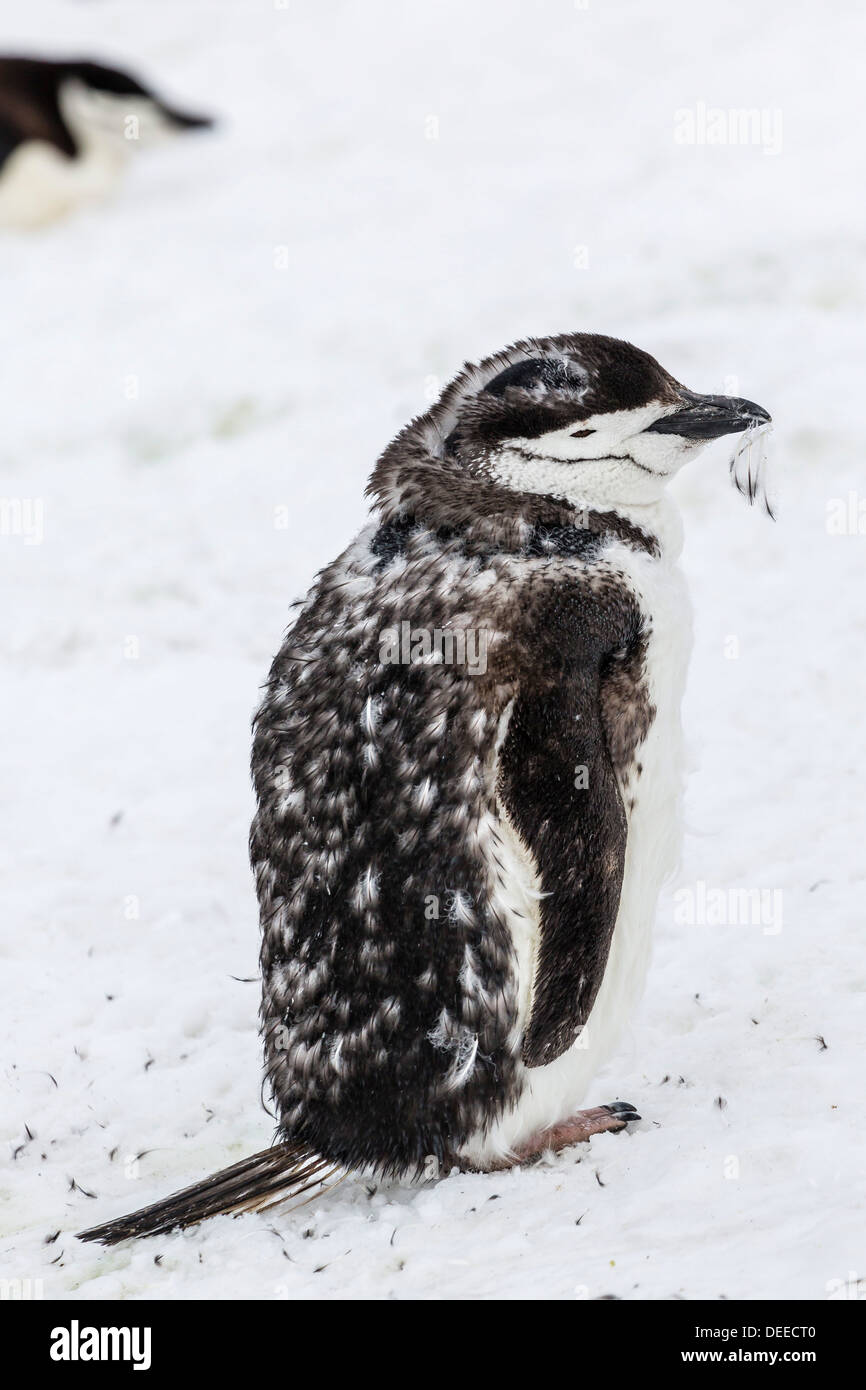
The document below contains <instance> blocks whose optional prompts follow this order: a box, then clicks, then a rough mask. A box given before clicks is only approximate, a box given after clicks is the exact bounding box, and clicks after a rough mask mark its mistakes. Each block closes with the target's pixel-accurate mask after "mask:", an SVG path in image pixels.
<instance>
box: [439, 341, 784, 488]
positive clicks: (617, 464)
mask: <svg viewBox="0 0 866 1390" xmlns="http://www.w3.org/2000/svg"><path fill="white" fill-rule="evenodd" d="M430 418H431V422H432V424H433V427H434V429H435V432H436V435H437V436H438V440H439V449H440V452H444V453H445V454H447V455H451V456H452V457H454V458H455V459H457V460H459V461H461V462H463V463H465V464H466V466H467V467H469V468H470V469H475V470H478V471H479V472H483V473H484V474H485V475H487V476H492V477H493V478H495V479H496V480H497V481H498V482H500V483H501V484H504V485H505V486H506V487H508V488H510V489H513V490H514V491H517V492H531V493H543V494H549V495H551V496H555V497H562V498H565V499H566V500H569V501H581V502H583V501H591V502H603V503H605V504H608V505H614V506H615V505H616V504H617V503H619V504H637V505H640V504H645V503H651V502H654V501H656V500H658V498H659V497H660V495H661V493H662V491H663V489H664V487H665V485H666V483H667V482H668V480H669V479H670V478H671V477H673V475H674V474H675V473H677V472H678V470H679V469H680V468H681V467H682V465H683V464H684V463H686V462H687V461H688V460H689V459H690V458H692V457H694V455H695V454H696V453H697V452H698V450H699V449H701V448H702V447H703V446H704V445H705V444H706V443H707V442H708V441H709V440H712V439H718V438H720V437H721V436H722V435H726V434H736V433H739V432H740V431H742V430H747V429H751V428H753V427H756V426H757V425H759V424H765V423H767V422H769V420H770V416H769V415H768V414H767V412H766V411H765V410H764V409H763V408H762V407H761V406H759V405H755V404H754V402H752V401H746V400H741V399H739V398H738V397H735V396H713V395H700V394H699V393H697V392H694V391H690V390H688V389H687V388H686V387H684V386H682V385H681V383H680V382H678V381H677V380H676V379H675V378H674V377H673V376H671V374H670V373H669V372H667V371H666V370H665V369H664V367H662V366H661V365H660V364H659V363H658V362H657V361H656V360H655V358H654V357H651V356H650V354H649V353H648V352H643V351H642V350H641V349H640V348H636V347H633V346H632V345H631V343H626V342H622V341H620V340H619V339H616V338H606V337H602V336H600V335H598V334H589V333H575V334H563V335H560V336H558V337H551V338H541V339H529V340H527V341H525V342H522V343H518V344H516V345H515V346H514V347H512V348H508V349H506V350H505V352H503V353H498V354H496V355H495V356H494V357H491V358H488V359H487V360H486V361H484V362H482V363H480V364H479V365H478V366H477V367H469V366H467V368H466V369H465V371H464V372H463V373H462V374H461V375H460V376H459V377H458V378H457V379H456V381H455V382H454V383H452V386H451V387H450V388H449V389H448V390H447V391H446V392H445V393H444V395H443V397H442V399H441V401H440V402H439V407H437V408H434V411H433V412H431V417H430Z"/></svg>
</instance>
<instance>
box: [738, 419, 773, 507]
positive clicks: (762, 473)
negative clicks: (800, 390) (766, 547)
mask: <svg viewBox="0 0 866 1390" xmlns="http://www.w3.org/2000/svg"><path fill="white" fill-rule="evenodd" d="M772 432H773V426H772V424H771V423H769V422H768V423H767V424H762V425H758V424H756V425H752V426H750V428H749V429H747V430H745V431H744V433H743V434H741V435H740V436H739V438H738V439H737V444H736V448H735V449H734V452H733V455H732V457H731V462H730V473H731V481H732V483H733V484H734V487H735V488H736V489H737V492H739V493H741V494H742V496H743V497H745V498H746V500H747V501H748V503H749V506H750V507H751V506H754V504H755V501H756V500H757V499H760V501H761V502H762V503H763V505H764V508H765V510H766V512H767V515H768V516H769V517H771V518H772V520H773V521H775V520H776V503H775V499H774V497H773V494H772V489H771V487H770V476H769V472H770V470H769V449H768V440H769V437H770V435H771V434H772Z"/></svg>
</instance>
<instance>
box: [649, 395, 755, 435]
mask: <svg viewBox="0 0 866 1390" xmlns="http://www.w3.org/2000/svg"><path fill="white" fill-rule="evenodd" d="M680 399H681V400H682V402H683V406H682V409H681V410H675V411H674V412H673V414H672V415H663V416H662V418H661V419H660V420H656V422H655V424H653V425H648V426H647V428H646V429H645V430H644V434H678V435H679V436H680V437H681V438H682V439H694V440H700V441H705V440H707V439H720V438H721V436H722V435H723V434H739V433H740V432H741V431H742V430H748V429H752V428H753V427H754V426H756V425H766V424H768V423H769V422H770V419H771V416H770V415H769V414H768V413H767V411H766V410H764V408H763V406H760V405H755V402H754V401H744V400H741V399H740V397H739V396H701V395H699V394H698V393H697V392H695V391H683V393H682V395H681V397H680Z"/></svg>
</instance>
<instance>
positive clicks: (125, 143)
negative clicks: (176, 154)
mask: <svg viewBox="0 0 866 1390" xmlns="http://www.w3.org/2000/svg"><path fill="white" fill-rule="evenodd" d="M211 124H212V122H211V120H210V118H209V117H207V116H195V115H191V114H190V113H188V112H185V111H179V110H178V109H177V108H176V107H173V106H169V105H168V104H167V103H166V102H164V101H162V100H161V99H160V98H159V97H158V96H156V95H155V93H154V92H152V91H150V90H149V89H148V88H147V87H145V86H143V85H142V83H141V82H139V81H138V80H137V79H136V78H134V77H132V76H130V74H129V73H126V72H122V71H121V70H120V69H119V68H110V67H105V66H104V65H103V64H102V63H93V62H89V61H66V62H59V61H50V60H48V59H45V58H23V57H10V56H5V57H4V56H0V226H3V227H10V228H18V229H26V228H32V227H37V226H42V225H44V224H45V223H48V222H53V221H54V220H56V219H57V218H59V217H62V216H63V215H64V214H65V213H67V212H69V211H70V209H72V208H73V207H75V206H78V205H79V204H83V203H87V202H92V201H93V200H95V199H99V198H102V197H104V196H105V194H106V193H107V192H109V190H110V189H111V188H112V186H113V185H114V184H115V183H116V181H117V179H118V178H119V176H120V174H121V172H122V169H123V166H124V165H125V163H126V160H127V157H128V155H129V154H130V152H131V151H133V150H135V149H140V148H141V147H142V146H144V145H151V144H153V143H154V142H155V141H157V140H159V139H161V138H163V137H165V136H168V135H171V134H173V133H175V132H179V131H183V130H190V129H198V128H201V127H203V126H210V125H211Z"/></svg>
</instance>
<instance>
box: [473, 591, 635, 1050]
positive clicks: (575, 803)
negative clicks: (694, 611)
mask: <svg viewBox="0 0 866 1390" xmlns="http://www.w3.org/2000/svg"><path fill="white" fill-rule="evenodd" d="M577 598H578V602H577V604H576V605H575V604H570V605H569V604H567V603H566V604H561V603H560V604H559V606H558V607H557V608H556V609H555V610H554V612H553V614H549V615H548V616H547V618H546V619H545V621H544V622H542V623H541V624H540V625H539V626H538V627H537V628H536V633H538V634H539V635H538V637H537V638H535V639H534V644H535V643H537V646H536V648H535V650H534V651H533V652H532V660H531V661H526V660H525V659H524V671H525V673H526V674H525V677H524V679H522V680H521V682H520V691H519V694H518V695H517V697H516V699H515V703H514V707H513V709H512V712H511V717H510V720H509V724H508V731H507V734H506V737H505V739H504V741H503V744H502V747H501V749H500V754H499V764H498V773H497V794H498V797H499V801H500V805H501V806H502V808H503V809H504V810H505V812H506V814H507V815H508V818H509V820H510V822H511V824H512V826H513V827H514V829H515V830H516V831H517V832H518V834H519V835H520V837H521V839H522V840H523V842H524V844H525V845H526V847H527V848H528V849H529V850H530V852H531V854H532V856H533V859H534V862H535V865H536V868H537V871H538V877H539V880H540V886H541V892H542V897H541V898H540V900H539V904H538V911H539V926H540V944H539V949H538V954H537V958H536V967H535V977H534V980H533V987H532V996H531V998H532V1005H531V1010H530V1014H529V1019H528V1023H527V1025H526V1029H525V1032H524V1038H523V1045H522V1046H523V1060H524V1062H525V1064H526V1065H527V1066H529V1067H536V1066H543V1065H546V1064H547V1063H549V1062H552V1061H554V1060H555V1059H556V1058H557V1057H559V1056H560V1054H561V1053H563V1052H565V1051H566V1050H567V1049H568V1048H569V1047H571V1046H572V1045H573V1043H574V1042H575V1040H576V1039H577V1037H578V1035H579V1034H580V1032H581V1029H582V1028H583V1026H584V1024H585V1023H586V1021H587V1018H588V1017H589V1014H590V1011H591V1009H592V1006H593V1004H594V1002H595V999H596V996H597V994H598V991H599V988H600V987H601V982H602V979H603V977H604V972H605V968H606V965H607V958H608V953H609V950H610V943H611V939H612V936H613V930H614V926H615V924H616V918H617V913H618V911H619V900H620V893H621V890H622V882H623V872H624V866H625V852H626V842H627V837H628V822H627V817H626V812H625V807H624V805H623V798H622V794H621V791H620V776H619V775H618V774H619V773H621V772H622V770H623V765H624V764H627V763H629V762H630V761H631V759H632V757H633V754H634V750H635V748H636V746H637V744H638V742H640V740H641V738H642V737H643V735H644V734H645V732H646V721H647V719H649V718H651V717H652V716H651V711H650V707H649V702H648V699H647V696H646V688H645V685H644V683H643V679H642V676H643V651H642V649H641V645H642V641H643V638H642V636H641V629H640V621H639V615H637V614H636V611H635V605H634V603H633V601H632V600H631V596H627V595H626V596H623V594H621V595H620V596H618V597H617V598H616V600H615V601H614V602H612V603H611V604H609V605H608V608H607V611H606V613H605V614H604V621H603V622H602V623H599V622H597V621H596V617H597V614H596V612H594V611H593V610H594V608H595V599H594V598H593V597H589V598H587V596H586V594H584V595H583V596H582V597H581V596H579V595H578V596H577ZM588 613H589V616H587V615H588ZM576 633H577V634H578V635H577V636H576V635H575V634H576ZM563 653H567V654H568V656H567V657H566V658H565V659H564V658H563ZM557 661H558V664H559V668H558V670H557V666H556V663H557Z"/></svg>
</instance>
